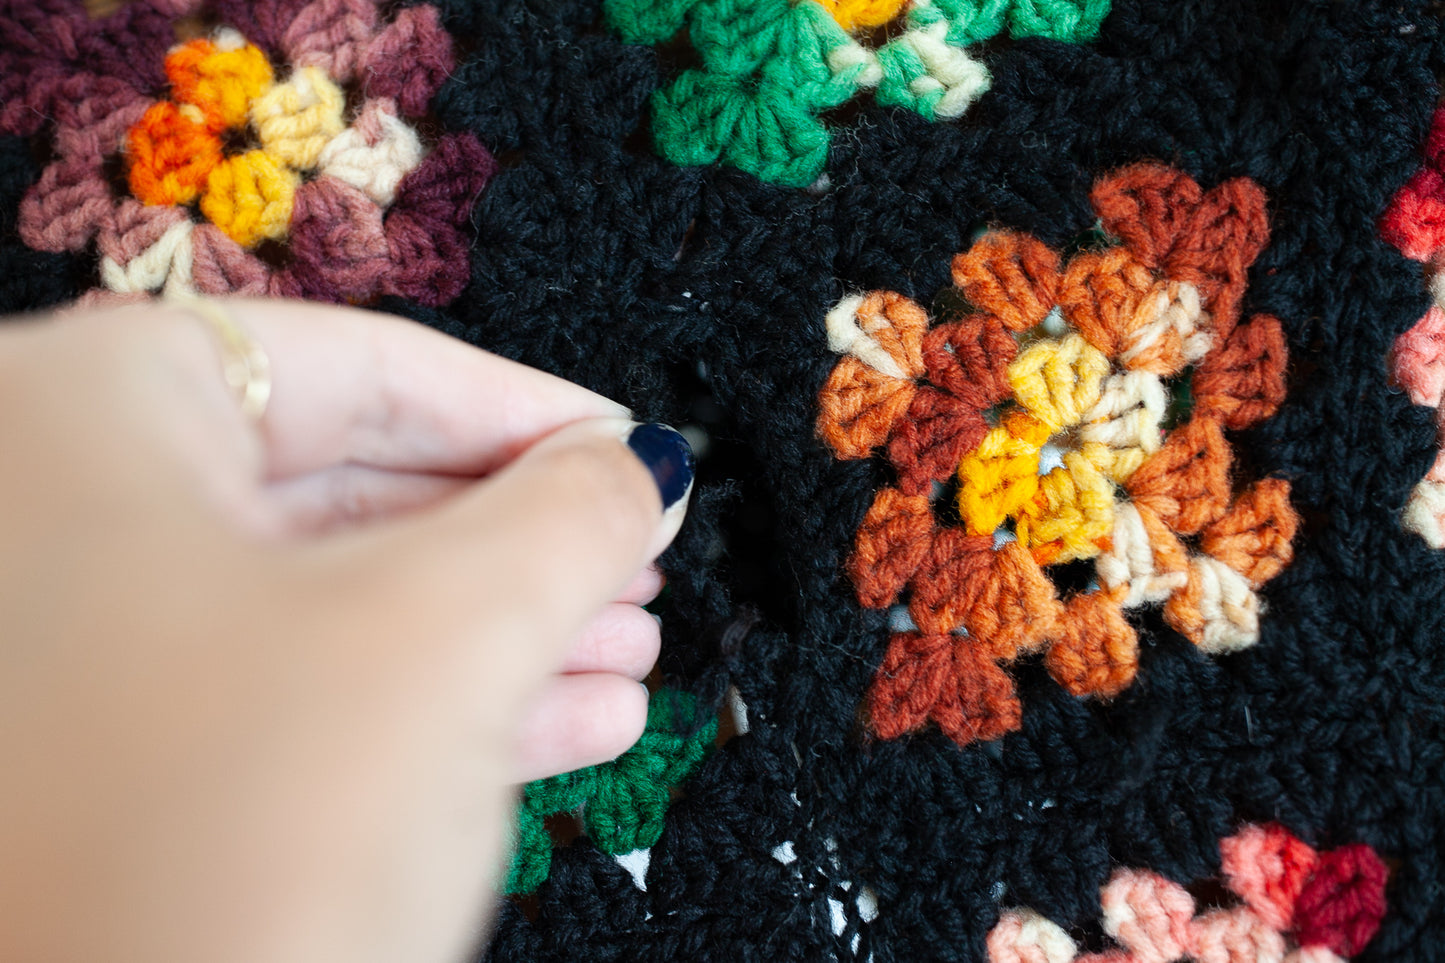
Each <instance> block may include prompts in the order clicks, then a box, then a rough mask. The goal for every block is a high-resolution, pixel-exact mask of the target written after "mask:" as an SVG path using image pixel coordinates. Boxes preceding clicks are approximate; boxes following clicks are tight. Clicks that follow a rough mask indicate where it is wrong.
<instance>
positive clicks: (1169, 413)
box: [1160, 377, 1194, 432]
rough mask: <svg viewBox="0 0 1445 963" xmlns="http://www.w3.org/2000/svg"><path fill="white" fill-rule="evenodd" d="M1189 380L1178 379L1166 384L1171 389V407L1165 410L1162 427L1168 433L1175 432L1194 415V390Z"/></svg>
mask: <svg viewBox="0 0 1445 963" xmlns="http://www.w3.org/2000/svg"><path fill="white" fill-rule="evenodd" d="M1192 385H1193V382H1192V381H1191V379H1189V378H1183V377H1181V378H1176V379H1174V380H1173V381H1171V382H1166V384H1165V387H1167V388H1168V389H1169V407H1168V408H1167V409H1165V412H1164V418H1163V420H1162V421H1161V422H1160V427H1161V428H1163V429H1164V431H1166V432H1170V431H1173V430H1174V429H1175V428H1178V427H1179V426H1180V425H1182V424H1185V423H1187V422H1188V421H1189V419H1190V417H1191V416H1192V415H1193V414H1194V389H1193V387H1192Z"/></svg>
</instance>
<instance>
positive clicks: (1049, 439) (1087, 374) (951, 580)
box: [818, 164, 1297, 744]
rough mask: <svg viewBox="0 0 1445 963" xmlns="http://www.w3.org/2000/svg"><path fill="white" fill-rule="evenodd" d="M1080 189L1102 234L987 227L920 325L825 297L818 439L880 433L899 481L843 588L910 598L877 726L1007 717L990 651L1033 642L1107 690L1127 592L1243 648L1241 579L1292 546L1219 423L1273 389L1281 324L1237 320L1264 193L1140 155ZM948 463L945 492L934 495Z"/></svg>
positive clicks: (1012, 651) (885, 731)
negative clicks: (832, 356) (1099, 245)
mask: <svg viewBox="0 0 1445 963" xmlns="http://www.w3.org/2000/svg"><path fill="white" fill-rule="evenodd" d="M1091 200H1092V201H1093V205H1094V209H1095V211H1096V212H1097V213H1098V215H1099V218H1100V223H1101V226H1102V228H1103V230H1104V231H1105V232H1106V233H1107V235H1109V236H1110V237H1111V238H1112V239H1113V241H1112V243H1111V244H1110V246H1108V247H1106V248H1104V249H1103V250H1087V251H1083V252H1081V253H1079V254H1076V255H1075V256H1074V257H1073V258H1071V259H1070V260H1069V261H1068V263H1067V264H1065V263H1063V262H1062V259H1061V258H1060V257H1059V255H1058V254H1056V253H1055V252H1054V251H1052V250H1051V249H1050V248H1048V247H1047V246H1046V245H1044V244H1043V243H1042V242H1040V241H1039V240H1037V239H1035V238H1033V237H1030V236H1029V235H1027V234H1021V233H1016V232H1011V231H995V232H991V233H989V234H986V235H984V236H983V237H982V238H980V239H979V240H978V241H977V243H975V244H974V245H973V247H972V248H970V249H969V250H968V251H967V252H965V253H963V254H960V255H959V256H958V257H956V258H955V259H954V262H953V282H954V286H955V288H956V290H957V292H958V294H959V295H961V296H962V297H963V299H965V300H966V302H967V304H968V306H969V310H968V312H967V313H966V314H964V316H963V317H961V318H958V319H956V320H951V321H947V322H945V323H942V324H937V325H931V322H930V318H929V316H928V313H927V312H926V311H925V310H924V309H923V308H922V307H920V306H919V305H917V304H915V303H913V302H912V301H910V300H908V299H907V298H905V297H903V296H902V295H899V294H895V293H892V292H872V293H869V294H867V295H861V296H857V295H855V296H850V297H848V298H845V299H844V300H843V301H842V302H840V303H839V304H838V305H837V306H836V307H835V308H834V309H833V310H832V311H831V312H830V313H829V315H828V319H827V326H828V338H829V346H830V347H831V348H832V349H833V350H834V351H835V352H837V353H839V354H840V355H843V358H842V360H841V361H840V362H839V363H838V365H837V367H836V368H835V369H834V371H833V373H832V376H831V377H830V378H829V380H828V382H827V384H826V385H825V386H824V388H823V391H822V393H821V396H820V399H819V403H820V416H819V420H818V430H819V434H820V436H821V437H822V438H823V439H824V440H825V441H826V442H827V443H828V444H829V446H830V447H832V448H833V450H834V451H835V453H837V455H838V456H839V457H841V458H864V457H869V456H870V455H871V454H872V453H873V452H874V451H875V450H878V449H880V448H881V449H883V450H884V452H885V453H886V456H887V458H888V460H889V461H890V462H891V463H892V465H893V468H894V470H895V472H896V476H897V483H896V486H895V487H888V488H885V489H883V490H882V491H880V492H879V493H878V495H877V496H876V498H875V500H874V503H873V506H872V507H871V508H870V509H869V511H868V513H867V515H866V516H865V517H864V519H863V523H862V525H861V527H860V528H859V531H858V535H857V539H856V543H855V548H854V553H853V556H852V558H851V559H850V562H849V574H850V576H851V577H852V579H853V582H854V585H855V586H856V588H857V591H858V598H859V601H860V602H861V603H862V604H863V605H865V606H867V607H870V608H888V607H891V606H893V605H895V603H898V602H900V601H906V604H907V613H908V616H909V618H910V619H911V620H912V622H913V625H914V626H915V627H916V628H915V629H912V630H909V631H905V632H900V633H898V634H896V635H895V636H894V637H893V639H892V641H891V643H890V645H889V649H888V652H887V654H886V656H885V657H884V662H883V665H882V667H881V668H880V670H879V673H878V676H877V678H876V679H875V681H874V684H873V687H872V691H871V693H870V695H869V717H870V719H871V722H872V726H873V729H874V731H875V732H876V733H877V734H878V735H880V736H882V737H884V738H891V737H895V736H898V735H901V734H903V733H906V732H911V731H915V730H917V729H919V728H921V727H922V726H924V725H925V724H926V723H927V722H929V721H933V722H935V723H936V724H938V725H939V727H940V728H942V729H943V731H944V732H945V733H946V734H948V735H949V736H950V737H951V738H953V739H954V740H955V741H956V742H958V743H960V744H967V743H969V742H972V741H974V740H978V739H994V738H997V737H999V736H1001V735H1003V734H1005V733H1007V732H1009V731H1012V730H1013V729H1016V728H1018V726H1019V719H1020V712H1021V708H1020V706H1019V703H1018V698H1017V696H1016V694H1015V692H1014V687H1013V682H1012V680H1011V679H1010V678H1009V676H1008V675H1007V673H1005V672H1004V671H1003V669H1002V668H1001V667H1000V663H1007V662H1011V661H1013V660H1014V659H1017V658H1018V657H1019V656H1020V655H1022V654H1027V653H1030V652H1038V651H1042V652H1044V662H1045V665H1046V666H1047V668H1048V670H1049V672H1050V674H1051V675H1052V676H1053V677H1054V679H1055V680H1057V681H1058V682H1059V684H1061V685H1063V686H1064V687H1065V688H1066V689H1067V690H1068V691H1069V692H1071V693H1073V694H1074V695H1078V696H1099V697H1105V698H1107V697H1111V696H1114V695H1117V694H1118V693H1119V692H1121V691H1123V690H1124V689H1125V688H1126V687H1127V686H1128V685H1129V684H1130V683H1131V682H1132V681H1133V679H1134V675H1135V673H1136V671H1137V667H1138V640H1137V637H1136V634H1135V629H1134V627H1133V625H1132V624H1131V623H1130V621H1129V619H1128V618H1127V615H1126V613H1128V612H1129V611H1130V610H1133V609H1136V608H1140V607H1143V606H1146V605H1151V604H1157V603H1163V616H1164V620H1165V621H1166V622H1167V623H1168V624H1169V625H1170V626H1171V627H1173V628H1174V629H1175V630H1176V631H1178V632H1180V633H1181V634H1183V635H1184V636H1186V637H1187V638H1189V639H1190V640H1191V641H1192V642H1194V643H1195V645H1197V646H1199V648H1200V649H1201V650H1203V651H1205V652H1209V653H1211V654H1218V653H1225V652H1231V651H1235V650H1237V649H1241V648H1244V647H1247V646H1249V645H1252V644H1254V642H1255V641H1256V640H1257V639H1258V618H1259V610H1260V605H1259V599H1258V596H1257V594H1256V592H1257V590H1258V588H1259V587H1260V586H1261V585H1262V584H1263V583H1264V582H1266V581H1267V580H1269V579H1270V578H1273V577H1274V576H1275V575H1276V574H1278V573H1279V572H1280V571H1281V570H1282V569H1283V568H1284V567H1285V566H1286V565H1287V564H1288V563H1289V561H1290V559H1291V548H1290V543H1291V540H1292V538H1293V536H1294V532H1295V528H1296V526H1297V519H1296V516H1295V514H1294V511H1293V509H1292V508H1291V507H1290V504H1289V486H1288V484H1287V483H1286V482H1284V481H1281V480H1278V479H1263V480H1260V481H1256V482H1254V483H1253V484H1251V485H1248V486H1240V487H1239V488H1238V489H1236V485H1235V482H1234V480H1233V478H1232V472H1231V462H1232V458H1231V453H1230V447H1229V443H1228V441H1227V439H1226V437H1225V432H1226V431H1232V430H1238V429H1241V428H1246V427H1248V426H1250V425H1253V424H1255V423H1257V422H1259V421H1261V420H1262V419H1264V418H1267V417H1269V416H1270V415H1272V414H1273V413H1274V412H1275V410H1276V409H1277V408H1278V407H1279V404H1280V402H1281V401H1282V400H1283V397H1284V390H1285V387H1284V368H1285V361H1286V349H1285V340H1284V334H1283V331H1282V330H1281V328H1280V324H1279V322H1278V321H1277V320H1276V319H1274V318H1272V317H1270V316H1268V315H1258V316H1255V317H1253V318H1251V319H1250V320H1249V321H1248V322H1247V323H1245V324H1240V322H1239V316H1240V305H1241V302H1242V300H1243V297H1244V289H1245V286H1246V284H1247V274H1248V269H1249V266H1250V265H1251V264H1252V263H1253V262H1254V260H1255V258H1256V257H1257V256H1258V255H1259V253H1260V251H1261V250H1263V248H1264V246H1265V244H1266V243H1267V241H1268V236H1269V231H1268V223H1267V221H1266V218H1265V199H1264V195H1263V193H1262V192H1261V191H1260V190H1259V188H1258V187H1257V186H1256V185H1255V184H1254V183H1253V182H1252V181H1249V180H1247V179H1243V178H1240V179H1236V180H1232V181H1228V182H1226V183H1224V184H1221V185H1219V186H1218V187H1216V188H1214V189H1213V190H1211V191H1209V192H1208V193H1205V192H1203V191H1202V190H1201V189H1200V188H1199V185H1198V184H1196V183H1195V182H1194V180H1193V179H1192V178H1190V177H1189V176H1188V175H1186V174H1183V173H1181V172H1179V171H1175V170H1172V169H1170V168H1167V167H1163V166H1159V165H1152V164H1143V165H1137V166H1134V167H1131V168H1127V169H1125V170H1123V171H1120V172H1119V173H1117V174H1115V175H1113V176H1111V177H1108V178H1105V179H1103V180H1101V181H1100V182H1099V183H1098V184H1096V186H1095V188H1094V190H1093V193H1092V195H1091ZM1183 396H1188V397H1190V398H1191V399H1192V410H1190V411H1189V412H1188V414H1187V416H1183V415H1180V414H1179V411H1178V409H1179V408H1180V407H1181V406H1180V405H1179V404H1177V403H1176V399H1179V398H1181V397H1183ZM1171 419H1172V420H1174V421H1177V422H1178V423H1177V424H1173V423H1172V420H1171ZM1171 425H1172V430H1171ZM955 478H956V488H955V490H956V493H957V494H956V506H954V508H955V511H952V512H950V511H949V510H948V509H949V506H945V505H943V504H941V503H940V502H939V500H938V499H939V494H938V493H939V492H940V491H943V490H946V486H947V485H948V483H950V482H952V481H954V479H955ZM940 483H942V484H940ZM945 513H947V514H956V516H957V519H958V523H957V524H953V523H948V524H945V523H944V522H943V521H941V520H940V516H942V515H944V514H945ZM1070 562H1089V563H1092V565H1093V567H1094V578H1093V580H1092V582H1091V583H1090V585H1089V587H1088V588H1086V589H1084V590H1082V591H1076V592H1072V593H1071V594H1068V595H1066V596H1064V597H1061V596H1060V593H1059V591H1058V590H1057V588H1056V587H1055V585H1054V582H1053V580H1052V579H1051V578H1050V577H1049V574H1048V571H1047V570H1048V568H1049V567H1050V566H1055V565H1062V564H1065V563H1070Z"/></svg>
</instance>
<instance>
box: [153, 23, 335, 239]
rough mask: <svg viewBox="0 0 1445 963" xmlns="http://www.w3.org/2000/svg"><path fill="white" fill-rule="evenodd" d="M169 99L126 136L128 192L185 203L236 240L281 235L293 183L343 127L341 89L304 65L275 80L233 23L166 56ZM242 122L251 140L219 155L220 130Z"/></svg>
mask: <svg viewBox="0 0 1445 963" xmlns="http://www.w3.org/2000/svg"><path fill="white" fill-rule="evenodd" d="M165 68H166V76H167V77H168V78H169V79H170V82H171V96H172V101H173V102H162V103H158V104H155V105H153V106H152V107H151V109H150V110H148V111H147V112H146V113H145V115H144V116H143V117H142V118H141V119H140V120H139V121H137V122H136V124H135V125H134V126H133V127H132V128H131V130H130V132H129V134H128V137H127V147H128V155H129V162H130V170H129V179H130V187H131V191H132V193H133V194H134V195H135V196H136V197H137V198H139V199H140V200H141V201H142V202H144V203H146V204H153V205H167V204H188V203H191V202H192V201H195V200H197V199H198V198H199V201H200V210H201V213H202V214H204V215H205V217H206V218H207V219H208V220H210V221H211V223H213V224H215V225H216V226H217V227H218V228H220V229H221V230H222V231H224V232H225V233H226V235H227V236H229V237H230V238H231V239H232V240H234V241H235V242H236V243H237V244H239V245H241V246H242V247H247V248H250V247H255V246H256V245H257V244H260V243H261V242H262V241H265V240H281V239H283V238H285V237H286V235H287V233H288V231H289V229H290V223H291V215H292V210H293V205H294V202H295V196H296V189H297V188H298V187H299V186H300V184H301V177H302V175H303V174H305V173H307V172H309V171H312V170H314V169H315V168H316V167H317V164H318V163H319V161H320V160H321V157H322V152H323V151H324V150H325V148H326V146H327V144H329V143H330V142H331V141H332V140H333V139H334V138H335V137H336V136H337V135H338V134H340V133H341V132H342V131H343V130H345V129H346V121H345V111H346V94H345V92H344V91H343V90H342V89H341V88H340V87H338V86H337V85H336V84H335V83H334V82H333V81H332V80H331V78H330V77H328V76H327V74H326V72H325V71H323V70H321V69H320V68H317V67H303V68H301V69H299V70H297V71H295V72H294V73H293V74H292V75H291V77H290V78H289V79H287V80H286V81H285V82H283V83H276V82H275V79H274V73H273V71H272V69H271V64H270V62H269V61H268V60H267V59H266V55H265V54H264V53H263V52H262V51H261V50H260V49H259V48H258V47H256V46H254V45H253V44H249V43H247V42H246V41H245V39H244V38H242V37H241V36H240V35H239V34H237V33H236V32H235V31H230V30H223V31H220V32H218V33H217V35H216V36H215V38H213V39H200V40H192V41H190V42H189V43H186V44H182V45H181V46H179V47H177V48H175V49H174V50H172V51H171V52H170V54H169V55H168V56H167V57H166V64H165ZM248 125H249V130H250V132H251V133H252V134H254V136H255V139H256V141H257V142H258V143H259V148H258V149H252V150H246V151H244V152H242V153H240V154H235V155H231V156H227V155H226V153H225V149H224V143H223V141H222V137H223V136H224V135H225V134H227V133H228V132H232V131H240V130H245V129H246V128H247V127H248Z"/></svg>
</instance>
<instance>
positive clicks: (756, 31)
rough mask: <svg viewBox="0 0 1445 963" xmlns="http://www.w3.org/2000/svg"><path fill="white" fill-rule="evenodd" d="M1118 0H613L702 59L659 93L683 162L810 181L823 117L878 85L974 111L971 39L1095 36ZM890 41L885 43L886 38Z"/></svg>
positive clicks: (622, 16)
mask: <svg viewBox="0 0 1445 963" xmlns="http://www.w3.org/2000/svg"><path fill="white" fill-rule="evenodd" d="M1109 3H1110V0H607V3H606V10H607V19H608V22H609V24H610V25H611V26H612V28H613V29H614V30H616V31H617V32H618V34H619V35H620V36H621V37H622V38H623V39H625V40H627V41H629V42H631V43H659V42H662V41H666V40H669V39H670V38H672V37H673V35H674V34H676V33H678V31H679V30H682V29H683V28H684V27H686V29H687V32H688V36H689V37H690V38H691V42H692V47H693V49H694V50H695V51H696V53H697V56H698V58H699V59H700V60H701V66H699V67H697V68H693V69H688V70H686V71H684V72H683V73H682V74H681V75H679V76H678V77H677V79H676V80H675V81H673V83H672V84H671V86H669V87H668V88H666V89H665V90H662V91H659V92H658V94H657V95H656V97H655V98H654V100H653V111H652V127H653V140H654V143H655V144H656V146H657V150H658V153H660V154H661V155H662V156H663V157H665V158H667V159H668V160H670V161H672V162H674V163H677V164H712V163H717V162H721V163H724V164H730V165H733V166H735V167H738V168H740V169H742V170H745V171H747V172H748V173H750V174H755V175H757V176H758V177H760V178H762V179H763V180H765V181H773V182H776V183H779V184H788V185H791V186H794V187H806V186H808V185H810V184H812V183H813V182H814V181H816V180H817V179H818V177H819V175H821V174H822V173H823V168H824V165H825V163H826V162H827V158H828V144H829V140H830V137H829V132H828V128H827V126H826V124H825V123H824V121H823V120H822V119H821V115H822V114H823V113H824V112H826V111H828V110H831V109H833V108H836V107H839V106H841V105H842V104H844V103H846V102H847V101H849V100H850V99H852V98H853V97H854V96H855V95H857V94H858V93H859V92H860V91H863V90H872V91H873V92H874V94H873V96H874V98H875V99H876V100H877V102H878V103H880V104H884V105H887V106H895V107H903V108H907V109H908V110H911V111H915V112H916V113H918V114H920V115H921V116H923V117H926V118H928V119H930V120H933V119H937V120H949V119H952V118H955V117H959V116H961V115H962V114H963V113H964V112H965V111H967V110H968V108H969V107H970V106H971V105H972V104H973V103H974V101H976V100H977V99H978V98H979V97H980V96H981V95H982V94H983V93H984V92H985V91H987V90H988V87H989V83H990V77H989V73H988V68H987V67H985V66H984V65H983V64H982V63H981V62H980V61H978V60H976V59H974V58H973V57H971V56H970V55H969V53H968V50H967V48H968V47H970V46H973V45H975V44H979V43H981V42H983V41H986V40H989V39H991V38H993V37H996V36H999V35H1001V34H1004V33H1007V34H1008V35H1009V36H1012V37H1015V38H1024V37H1046V38H1050V39H1054V40H1062V41H1068V42H1071V43H1076V42H1084V41H1087V40H1091V39H1093V37H1094V36H1095V34H1097V32H1098V29H1099V23H1100V21H1102V20H1103V19H1104V17H1105V16H1106V15H1107V14H1108V12H1109ZM875 38H881V42H875Z"/></svg>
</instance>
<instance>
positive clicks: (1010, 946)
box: [988, 823, 1389, 963]
mask: <svg viewBox="0 0 1445 963" xmlns="http://www.w3.org/2000/svg"><path fill="white" fill-rule="evenodd" d="M1219 852H1220V856H1221V862H1222V865H1221V870H1222V873H1223V877H1224V879H1223V882H1224V884H1225V886H1226V887H1227V889H1228V892H1229V894H1230V895H1232V896H1233V897H1235V898H1236V899H1237V900H1238V902H1237V903H1236V905H1234V906H1229V907H1218V908H1214V909H1209V910H1205V911H1200V909H1199V908H1198V906H1197V904H1196V901H1195V899H1194V897H1193V896H1191V895H1190V894H1189V891H1188V890H1186V889H1185V888H1184V887H1183V886H1180V885H1179V884H1178V883H1175V882H1173V881H1171V880H1168V879H1166V878H1165V877H1163V876H1161V875H1159V874H1158V873H1154V872H1150V871H1148V870H1139V869H1120V870H1117V871H1115V873H1114V875H1113V876H1112V877H1111V878H1110V879H1109V882H1108V884H1107V885H1105V886H1104V888H1103V891H1102V892H1101V893H1100V903H1101V905H1102V908H1103V913H1104V915H1103V920H1102V922H1103V927H1104V932H1105V933H1107V934H1108V935H1109V936H1110V937H1111V938H1112V939H1113V940H1114V941H1115V943H1117V944H1118V945H1117V946H1116V947H1111V948H1109V949H1107V950H1105V951H1103V952H1100V953H1081V952H1079V950H1078V947H1077V945H1076V944H1075V942H1074V940H1073V939H1071V938H1070V937H1069V934H1068V933H1067V932H1065V931H1064V929H1063V928H1062V927H1060V926H1059V925H1057V924H1056V923H1053V922H1050V921H1049V920H1048V919H1046V918H1045V917H1043V916H1041V915H1039V914H1038V913H1035V912H1034V911H1032V910H1027V909H1023V910H1010V911H1008V912H1006V913H1004V914H1003V917H1002V918H1001V919H1000V920H999V922H998V925H997V926H995V927H994V928H993V929H992V930H991V931H990V932H989V935H988V958H989V963H1174V961H1176V960H1194V961H1196V963H1339V961H1340V960H1342V959H1348V958H1350V957H1353V956H1355V955H1356V954H1357V953H1360V952H1362V951H1363V950H1364V949H1365V947H1366V946H1367V945H1368V944H1369V942H1370V940H1372V939H1373V938H1374V936H1375V933H1376V932H1377V931H1378V930H1379V928H1380V920H1381V919H1383V918H1384V915H1385V909H1386V905H1385V882H1386V880H1387V879H1388V878H1389V869H1388V868H1387V867H1386V866H1385V864H1384V862H1383V861H1382V860H1381V859H1380V857H1379V856H1377V855H1376V854H1375V851H1374V850H1373V849H1371V848H1370V847H1369V846H1366V845H1364V844H1362V843H1353V844H1351V845H1349V846H1342V847H1340V848H1338V849H1334V850H1330V851H1329V852H1324V853H1320V852H1316V851H1315V850H1314V849H1313V848H1312V847H1310V846H1309V845H1308V844H1306V843H1304V842H1303V841H1301V840H1300V839H1298V838H1296V837H1295V836H1294V835H1293V834H1292V833H1291V832H1290V831H1289V830H1287V829H1285V828H1284V827H1283V826H1280V825H1278V824H1274V823H1271V824H1268V825H1247V826H1244V827H1242V828H1241V829H1240V830H1239V831H1238V832H1237V833H1235V834H1234V835H1233V836H1230V837H1229V838H1227V839H1225V840H1222V841H1221V842H1220V844H1219Z"/></svg>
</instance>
